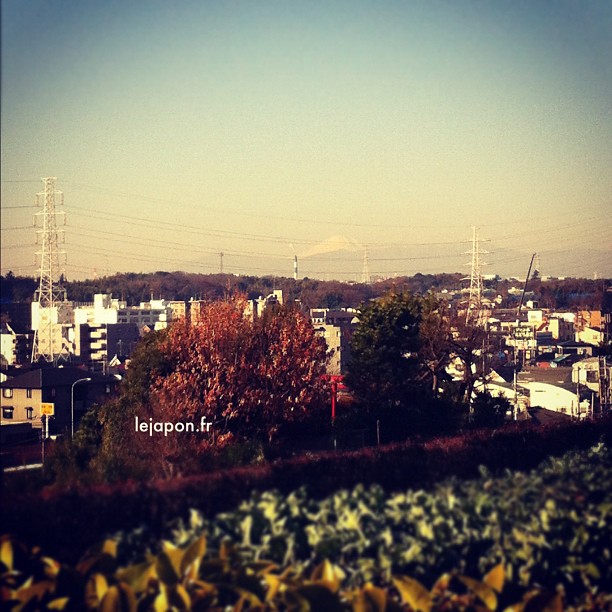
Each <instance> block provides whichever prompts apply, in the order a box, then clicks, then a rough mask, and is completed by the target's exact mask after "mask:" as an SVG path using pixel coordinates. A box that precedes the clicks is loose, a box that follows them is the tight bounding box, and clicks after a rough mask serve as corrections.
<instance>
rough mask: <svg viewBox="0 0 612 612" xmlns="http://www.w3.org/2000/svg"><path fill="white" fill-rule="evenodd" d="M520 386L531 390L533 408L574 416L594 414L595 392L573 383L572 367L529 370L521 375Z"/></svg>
mask: <svg viewBox="0 0 612 612" xmlns="http://www.w3.org/2000/svg"><path fill="white" fill-rule="evenodd" d="M517 384H518V386H519V387H521V388H523V389H526V390H528V392H529V404H530V407H531V408H536V407H540V408H545V409H547V410H552V411H554V412H560V413H562V414H567V415H569V416H574V417H584V416H586V415H589V414H591V410H592V407H593V406H592V393H591V392H590V391H589V389H588V388H587V387H585V386H584V385H580V384H576V383H573V382H572V368H570V367H558V368H553V369H542V368H528V369H526V370H523V371H521V372H519V374H518V380H517Z"/></svg>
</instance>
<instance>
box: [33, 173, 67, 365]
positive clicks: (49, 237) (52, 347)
mask: <svg viewBox="0 0 612 612" xmlns="http://www.w3.org/2000/svg"><path fill="white" fill-rule="evenodd" d="M42 181H43V183H44V186H45V190H44V191H43V192H41V193H38V194H36V204H37V205H38V206H40V207H42V210H39V211H38V212H37V213H36V214H35V220H37V219H42V228H41V229H38V230H36V232H37V234H38V236H40V241H39V244H40V250H39V251H37V252H36V255H38V256H40V273H39V275H40V281H39V285H38V289H37V290H36V292H35V294H34V302H33V304H32V315H33V316H32V326H33V328H34V343H33V346H32V362H35V361H37V360H39V359H41V358H42V359H44V360H45V361H49V362H54V361H55V360H57V358H58V357H60V356H63V355H67V351H66V347H65V343H64V334H63V328H62V323H63V321H62V319H63V318H64V317H63V316H62V315H63V314H64V313H62V312H61V311H62V310H65V306H66V305H67V301H66V290H65V289H64V288H63V287H62V283H61V281H62V278H61V271H60V256H62V255H65V251H62V250H60V248H59V244H60V238H59V237H60V234H63V230H59V229H58V223H57V220H58V217H60V216H61V217H62V218H63V219H65V216H64V215H65V213H64V212H62V211H58V210H57V207H58V206H62V204H63V203H64V200H63V194H62V193H61V192H60V191H56V189H55V181H56V179H55V178H53V177H48V178H44V179H42ZM38 236H37V238H38ZM37 242H38V240H37ZM35 315H36V316H35Z"/></svg>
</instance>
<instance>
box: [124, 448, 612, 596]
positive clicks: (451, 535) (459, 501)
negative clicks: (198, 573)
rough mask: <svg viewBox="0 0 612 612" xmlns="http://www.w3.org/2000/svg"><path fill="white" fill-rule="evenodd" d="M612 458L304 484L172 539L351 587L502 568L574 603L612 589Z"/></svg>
mask: <svg viewBox="0 0 612 612" xmlns="http://www.w3.org/2000/svg"><path fill="white" fill-rule="evenodd" d="M611 457H612V454H611V452H610V450H609V449H608V448H606V447H605V446H603V445H600V446H597V447H594V448H593V449H591V450H590V451H587V452H582V453H579V452H573V453H568V454H566V455H565V456H564V457H562V458H559V459H550V460H549V461H547V462H546V463H544V464H543V465H541V466H540V467H538V468H537V469H535V470H533V471H531V472H529V473H523V472H516V471H513V472H510V471H508V472H506V473H505V474H504V475H502V476H498V477H495V478H494V477H492V476H491V474H490V473H489V472H488V470H486V469H484V468H483V469H482V470H481V477H480V478H479V479H476V480H471V481H465V482H462V481H459V480H456V479H449V480H446V481H443V482H442V483H440V484H438V485H437V486H436V487H435V488H434V489H433V490H431V491H423V490H408V491H404V492H396V493H393V494H387V493H386V492H385V491H384V490H383V489H382V488H381V487H380V486H377V485H375V486H371V487H364V486H361V485H359V486H357V487H355V488H354V489H352V490H350V491H349V490H340V491H338V492H336V493H335V494H334V495H331V496H328V497H326V498H325V499H323V500H315V499H312V498H311V497H310V496H309V495H308V492H307V490H306V489H305V488H301V489H298V490H296V491H294V492H292V493H291V494H289V495H281V494H279V493H277V492H274V491H271V492H265V493H260V494H255V495H253V496H252V497H251V499H249V500H248V501H246V502H244V503H242V504H241V505H240V506H239V507H238V508H236V509H235V510H233V511H231V512H225V513H221V514H218V515H216V516H215V517H214V518H213V519H212V520H209V519H205V518H204V517H203V516H202V515H201V514H200V513H199V512H198V511H196V510H194V511H192V513H191V516H190V518H189V520H188V521H179V522H178V523H176V524H174V525H173V526H172V530H173V533H172V534H167V535H168V537H171V538H172V539H173V541H174V542H175V544H177V545H185V544H187V543H188V542H190V541H193V540H194V539H195V538H196V537H199V536H200V535H201V534H202V533H206V534H207V539H208V542H209V544H210V546H211V548H212V549H213V550H220V548H221V546H223V545H224V544H223V543H224V542H226V541H231V542H233V543H234V544H235V545H236V549H237V551H239V553H240V554H241V556H242V558H243V559H245V561H246V562H259V561H261V560H262V559H270V560H271V561H273V562H274V563H276V564H278V565H279V566H282V567H287V566H291V567H293V568H294V569H296V570H297V571H299V572H300V573H308V572H311V571H313V568H314V567H316V566H318V565H319V564H320V563H322V562H324V561H326V560H328V561H329V562H331V563H333V564H335V565H338V566H340V567H342V568H343V570H344V571H345V572H346V578H345V582H346V584H347V586H348V587H349V588H358V587H360V586H361V585H364V584H367V583H372V584H384V583H389V582H390V581H391V579H392V576H394V575H397V574H401V575H410V576H412V577H413V578H415V579H418V580H421V581H422V582H427V583H432V582H433V581H434V580H436V578H437V576H438V575H439V573H440V572H460V573H462V574H469V575H479V574H482V573H484V572H485V571H486V569H487V568H488V567H491V566H495V565H497V564H499V563H503V564H504V566H505V568H506V573H507V576H508V579H509V581H510V582H511V583H512V584H513V585H514V586H515V587H516V588H517V589H519V590H520V589H523V590H524V589H527V588H528V587H530V586H531V585H539V586H540V587H542V588H546V589H548V590H550V591H551V592H553V591H555V590H556V588H557V586H558V585H562V587H563V589H564V591H565V593H566V595H567V597H568V599H569V600H572V601H573V600H576V599H577V598H579V597H580V596H582V595H583V594H584V593H597V592H599V591H600V590H601V589H602V588H603V587H604V585H606V584H609V583H610V582H612V569H611V568H610V563H609V558H610V545H609V543H610V541H612V523H611V522H610V520H609V519H610V510H611V508H612V493H611V492H610V490H609V487H608V486H607V483H608V482H610V476H611V475H612V474H611V472H612V467H611V461H610V459H611ZM151 537H153V538H154V537H155V536H154V535H153V536H152V534H148V535H147V529H146V528H144V527H143V528H141V529H140V530H138V531H133V532H127V533H122V534H118V538H119V540H120V542H121V545H120V549H122V550H123V551H124V553H123V554H127V555H129V554H136V555H138V554H142V551H143V550H144V548H146V546H147V545H148V546H150V547H154V541H152V540H151V539H150V538H151ZM139 551H140V552H139ZM517 592H518V591H517Z"/></svg>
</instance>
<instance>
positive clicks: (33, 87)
mask: <svg viewBox="0 0 612 612" xmlns="http://www.w3.org/2000/svg"><path fill="white" fill-rule="evenodd" d="M1 6H2V114H1V121H2V272H3V273H5V272H6V271H8V270H13V271H14V272H21V273H27V274H35V273H36V267H35V266H34V251H35V250H36V249H35V246H34V239H35V230H34V229H33V228H32V227H31V223H32V213H33V212H35V208H34V207H33V204H34V201H35V194H36V193H37V192H38V191H40V190H41V189H42V182H41V180H40V179H41V178H42V177H46V176H55V177H57V179H58V181H57V187H58V189H60V190H61V191H62V192H63V193H64V199H65V210H66V213H67V220H68V224H67V226H66V227H65V230H66V234H65V235H66V244H65V245H64V248H65V250H66V252H67V258H66V273H67V275H68V277H69V278H85V277H92V276H93V275H94V274H97V275H102V274H106V273H109V272H110V273H113V272H115V271H135V272H137V271H149V270H186V271H194V272H196V271H197V272H216V271H218V270H219V267H220V261H221V257H220V255H219V253H220V252H223V253H224V257H223V266H224V271H227V272H236V273H245V274H257V275H260V274H278V275H285V276H291V274H292V272H293V263H292V260H293V255H294V254H297V255H298V258H299V263H300V276H306V275H307V276H311V277H320V278H340V279H344V280H354V279H359V278H360V277H361V273H362V269H363V262H364V254H365V250H366V246H367V249H368V258H369V269H370V273H371V274H381V275H394V274H414V273H416V272H435V271H448V272H454V271H460V272H461V271H465V272H467V271H468V267H467V266H466V265H465V264H466V262H468V261H469V259H470V258H469V256H467V255H465V254H463V253H464V252H465V251H467V250H468V249H469V248H470V244H469V243H468V241H469V239H470V238H471V235H472V226H473V225H476V226H478V227H479V228H480V236H481V238H483V239H487V240H488V241H489V242H487V243H486V245H483V248H486V249H487V250H489V251H491V253H490V254H489V255H487V256H486V257H484V259H485V260H486V261H487V262H488V263H489V265H488V266H487V267H486V268H485V269H484V272H485V273H500V274H505V275H506V274H507V275H510V274H515V275H522V276H524V275H525V273H526V270H527V267H528V265H529V259H530V256H531V254H532V253H533V252H538V253H539V257H540V268H541V272H542V274H552V275H568V276H572V275H573V276H576V275H583V276H587V277H591V276H592V275H593V273H597V274H598V275H599V276H607V277H612V238H611V237H612V222H611V221H610V217H612V215H610V212H611V210H612V2H610V1H608V0H591V1H589V0H586V1H584V2H576V1H573V0H558V1H556V2H544V1H537V0H525V1H503V0H499V1H485V0H478V1H476V0H473V1H468V0H452V1H451V0H448V1H442V0H429V1H423V2H420V1H414V2H409V1H390V0H381V1H371V2H368V1H363V0H353V1H351V0H346V1H335V2H334V1H329V0H326V1H320V2H317V1H309V2H302V1H269V0H261V1H257V2H251V1H247V0H244V1H227V2H213V1H210V2H208V1H199V2H196V1H187V0H177V1H174V2H169V1H167V0H163V1H159V0H150V1H146V2H145V1H144V0H143V1H132V2H125V1H115V0H105V1H104V2H100V1H93V0H92V1H86V0H44V1H43V0H2V4H1ZM28 207H30V208H28ZM18 228H23V229H18Z"/></svg>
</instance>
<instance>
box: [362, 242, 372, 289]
mask: <svg viewBox="0 0 612 612" xmlns="http://www.w3.org/2000/svg"><path fill="white" fill-rule="evenodd" d="M361 282H362V283H363V284H364V285H369V284H370V254H369V251H368V247H367V245H366V247H365V251H364V252H363V272H362V273H361Z"/></svg>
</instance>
